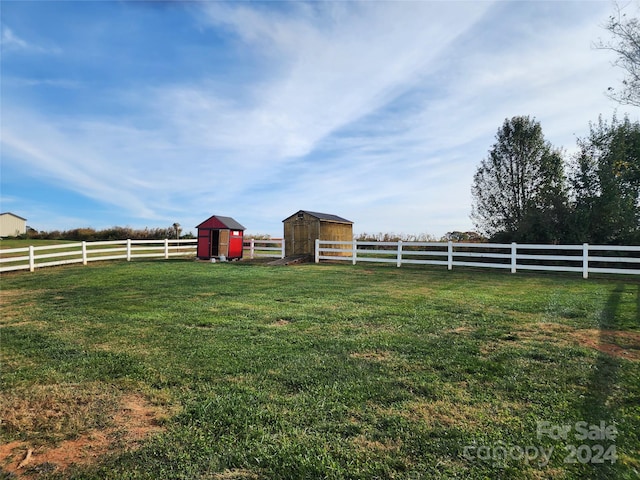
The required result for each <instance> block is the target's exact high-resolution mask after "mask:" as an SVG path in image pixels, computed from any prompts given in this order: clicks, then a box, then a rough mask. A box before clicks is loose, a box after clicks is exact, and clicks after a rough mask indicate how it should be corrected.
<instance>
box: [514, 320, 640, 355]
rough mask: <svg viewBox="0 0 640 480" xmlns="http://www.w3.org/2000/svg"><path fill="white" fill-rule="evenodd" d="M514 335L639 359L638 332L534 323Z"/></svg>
mask: <svg viewBox="0 0 640 480" xmlns="http://www.w3.org/2000/svg"><path fill="white" fill-rule="evenodd" d="M516 335H517V337H518V338H522V339H528V338H531V339H544V340H546V341H552V342H566V343H571V344H574V345H575V344H577V345H580V346H582V347H587V348H592V349H595V350H598V351H599V352H602V353H606V354H608V355H611V356H614V357H618V358H625V359H627V360H632V361H640V333H639V332H629V331H621V330H598V329H577V328H572V327H569V326H567V325H560V324H555V323H536V324H530V325H528V326H526V327H524V326H523V328H522V329H521V330H519V331H518V332H516Z"/></svg>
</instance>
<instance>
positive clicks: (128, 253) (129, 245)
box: [127, 238, 131, 262]
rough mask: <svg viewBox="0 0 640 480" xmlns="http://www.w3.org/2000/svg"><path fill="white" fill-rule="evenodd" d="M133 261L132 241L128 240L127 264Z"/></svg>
mask: <svg viewBox="0 0 640 480" xmlns="http://www.w3.org/2000/svg"><path fill="white" fill-rule="evenodd" d="M130 261H131V239H130V238H127V262H130Z"/></svg>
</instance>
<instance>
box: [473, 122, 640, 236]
mask: <svg viewBox="0 0 640 480" xmlns="http://www.w3.org/2000/svg"><path fill="white" fill-rule="evenodd" d="M577 147H578V148H577V152H576V153H575V154H574V155H572V156H570V157H569V158H564V156H563V152H562V151H561V150H560V149H558V148H555V147H553V146H552V145H551V144H550V142H548V141H547V140H545V138H544V135H543V133H542V127H541V125H540V122H538V121H536V120H535V119H534V118H530V117H528V116H517V117H513V118H511V119H506V120H505V121H504V123H503V125H502V127H500V128H499V129H498V133H497V134H496V142H495V143H494V144H493V146H492V147H491V149H490V150H489V154H488V156H487V157H486V158H485V159H483V160H482V162H481V163H480V165H479V167H478V169H477V171H476V173H475V175H474V178H473V184H472V196H473V205H472V214H471V218H472V220H473V221H474V223H475V225H476V227H477V228H478V230H479V231H480V232H481V233H482V234H484V235H485V236H487V237H488V238H490V239H491V240H492V241H497V242H502V243H503V242H521V243H565V244H566V243H593V244H629V245H637V244H640V123H638V122H632V121H631V120H630V119H629V118H628V117H626V116H625V117H624V118H623V119H622V120H621V119H618V118H617V117H616V116H614V117H613V118H612V120H611V121H607V120H604V119H603V118H602V117H600V118H599V119H598V121H597V122H595V123H591V124H590V130H589V134H588V135H587V136H586V137H585V138H578V140H577Z"/></svg>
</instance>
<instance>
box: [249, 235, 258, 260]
mask: <svg viewBox="0 0 640 480" xmlns="http://www.w3.org/2000/svg"><path fill="white" fill-rule="evenodd" d="M255 251H256V240H255V239H254V238H251V239H249V258H250V259H251V260H253V255H254V253H255Z"/></svg>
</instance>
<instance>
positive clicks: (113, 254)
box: [0, 239, 197, 272]
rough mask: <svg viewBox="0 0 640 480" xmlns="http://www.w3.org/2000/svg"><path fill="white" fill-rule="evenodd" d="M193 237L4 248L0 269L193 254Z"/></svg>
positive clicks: (0, 255) (30, 269)
mask: <svg viewBox="0 0 640 480" xmlns="http://www.w3.org/2000/svg"><path fill="white" fill-rule="evenodd" d="M196 242H197V240H196V239H180V240H177V239H174V240H170V239H165V240H113V241H103V242H76V243H61V244H58V245H44V246H33V245H31V246H28V247H22V248H4V249H1V250H0V272H10V271H12V270H27V269H28V270H29V271H31V272H33V271H34V270H35V269H36V268H41V267H52V266H56V265H68V264H72V263H82V264H83V265H86V264H87V263H88V262H95V261H102V260H127V261H131V260H132V259H134V258H152V257H158V258H164V259H168V258H170V257H176V256H193V255H195V253H196Z"/></svg>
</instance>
